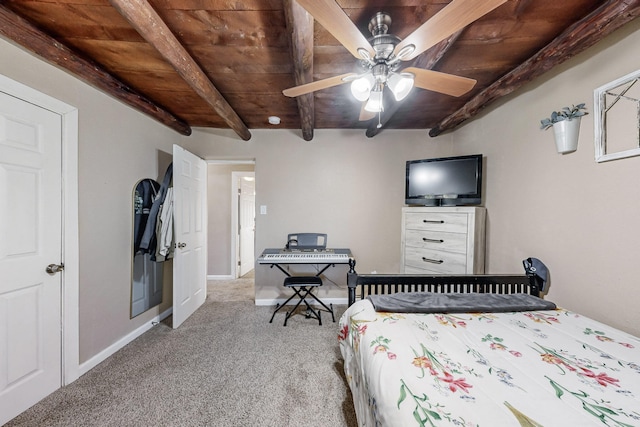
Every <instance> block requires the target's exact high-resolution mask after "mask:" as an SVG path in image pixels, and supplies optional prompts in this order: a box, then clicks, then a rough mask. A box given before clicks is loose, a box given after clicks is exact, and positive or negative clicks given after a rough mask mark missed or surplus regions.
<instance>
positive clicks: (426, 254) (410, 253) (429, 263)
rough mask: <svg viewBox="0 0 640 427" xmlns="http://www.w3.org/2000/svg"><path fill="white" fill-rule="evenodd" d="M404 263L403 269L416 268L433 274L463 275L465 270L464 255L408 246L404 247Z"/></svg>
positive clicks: (465, 260)
mask: <svg viewBox="0 0 640 427" xmlns="http://www.w3.org/2000/svg"><path fill="white" fill-rule="evenodd" d="M404 262H405V268H406V267H411V268H417V269H420V270H425V271H428V272H432V273H435V274H465V272H466V268H467V257H466V255H465V254H457V253H452V252H442V251H437V250H430V249H419V248H412V247H409V246H407V247H405V254H404ZM405 271H406V270H405Z"/></svg>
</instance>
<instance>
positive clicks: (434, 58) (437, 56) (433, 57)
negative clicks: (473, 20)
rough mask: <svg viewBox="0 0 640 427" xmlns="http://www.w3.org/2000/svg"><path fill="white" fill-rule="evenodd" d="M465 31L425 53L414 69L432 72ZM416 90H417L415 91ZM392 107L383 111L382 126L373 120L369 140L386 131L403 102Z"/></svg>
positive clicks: (417, 59) (414, 63)
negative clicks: (386, 126) (388, 123)
mask: <svg viewBox="0 0 640 427" xmlns="http://www.w3.org/2000/svg"><path fill="white" fill-rule="evenodd" d="M462 31H463V30H458V31H456V32H455V33H453V34H452V35H450V36H449V37H448V38H447V39H445V40H442V41H441V42H439V43H438V44H436V45H435V46H433V47H432V48H431V49H429V50H427V51H426V52H424V53H423V54H422V55H420V56H418V57H417V58H416V59H415V61H414V62H413V65H412V66H413V67H416V68H423V69H425V70H430V69H432V68H433V67H435V66H436V64H437V63H438V62H439V61H440V60H441V59H442V58H443V57H444V55H445V54H446V53H447V51H448V50H449V49H450V48H451V46H453V44H454V43H455V42H456V40H457V39H458V37H460V34H462ZM414 90H416V89H414ZM390 104H391V105H390V106H389V107H388V108H387V109H386V110H384V111H383V113H382V119H381V121H380V126H378V122H377V121H376V120H371V123H370V124H369V127H368V128H367V132H366V135H367V136H368V137H369V138H373V137H374V136H376V135H377V134H378V133H379V132H380V131H381V130H383V129H384V126H385V125H386V124H387V122H388V121H389V120H391V118H392V117H393V116H394V114H396V112H397V111H398V109H399V108H400V106H401V105H402V101H400V102H397V101H396V100H395V99H392V102H391V103H390Z"/></svg>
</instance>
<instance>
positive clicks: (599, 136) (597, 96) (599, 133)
mask: <svg viewBox="0 0 640 427" xmlns="http://www.w3.org/2000/svg"><path fill="white" fill-rule="evenodd" d="M637 79H640V70H637V71H634V72H632V73H629V74H627V75H626V76H623V77H620V78H619V79H616V80H614V81H612V82H610V83H607V84H605V85H603V86H600V87H599V88H597V89H595V90H594V91H593V109H594V112H595V118H594V120H593V123H594V137H595V156H596V162H598V163H601V162H607V161H610V160H617V159H623V158H626V157H634V156H640V134H639V135H638V139H639V140H638V145H639V146H638V147H637V148H631V149H629V150H623V151H618V152H607V126H606V113H607V112H606V104H605V95H606V93H607V91H608V90H611V89H613V88H616V87H618V86H621V85H623V84H625V83H628V82H631V81H633V80H637ZM639 120H640V118H639Z"/></svg>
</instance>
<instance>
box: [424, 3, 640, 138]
mask: <svg viewBox="0 0 640 427" xmlns="http://www.w3.org/2000/svg"><path fill="white" fill-rule="evenodd" d="M639 15H640V0H608V1H607V2H606V3H604V4H603V5H602V6H600V7H599V8H598V9H596V10H594V11H593V12H592V13H590V14H589V15H587V16H586V17H585V18H584V19H582V20H580V21H579V22H576V23H575V24H573V25H571V26H570V27H569V28H567V29H566V30H565V31H564V32H563V33H562V34H560V35H559V36H558V37H556V38H555V39H554V40H553V41H552V42H551V43H549V44H548V45H547V46H545V47H544V48H543V49H541V50H540V51H538V52H537V53H536V54H535V55H533V56H532V57H530V58H529V59H527V60H526V61H525V62H523V63H522V64H521V65H519V66H518V67H516V68H514V69H513V70H512V71H511V72H509V73H507V74H505V75H504V76H503V77H501V78H500V79H498V80H496V81H495V82H494V83H493V84H492V85H491V86H489V87H487V88H486V89H484V90H483V91H482V92H480V93H479V94H477V95H476V96H475V97H473V98H472V99H471V100H470V101H469V102H467V103H466V104H465V105H464V106H463V107H462V108H461V109H459V110H458V111H456V112H455V113H453V114H451V115H450V116H448V117H446V118H445V119H444V120H442V121H441V122H440V123H439V124H438V125H437V126H436V127H434V128H432V129H431V130H430V131H429V135H430V136H432V137H433V136H438V135H440V134H441V133H442V132H444V131H447V130H450V129H453V128H455V127H456V126H458V125H459V124H460V123H462V122H464V121H465V120H467V119H469V118H471V117H473V116H475V115H476V114H478V113H479V112H480V110H482V109H483V108H485V107H486V106H488V105H489V104H491V103H492V102H493V101H495V100H497V99H498V98H500V97H503V96H505V95H508V94H510V93H512V92H513V91H515V90H516V89H519V88H520V87H521V86H523V85H524V84H526V83H528V82H530V81H531V80H533V79H535V78H536V77H539V76H541V75H542V74H544V73H546V72H547V71H549V70H551V69H552V68H553V67H555V66H557V65H559V64H561V63H563V62H564V61H566V60H567V59H569V58H571V57H573V56H575V55H577V54H578V53H580V52H582V51H584V50H585V49H587V48H589V47H591V46H593V45H594V44H596V43H597V42H598V41H600V40H601V39H603V38H604V37H606V36H607V35H609V34H611V33H612V32H614V31H615V30H617V29H618V28H620V27H622V26H623V25H625V24H627V23H628V22H630V21H632V20H633V19H635V18H636V17H638V16H639Z"/></svg>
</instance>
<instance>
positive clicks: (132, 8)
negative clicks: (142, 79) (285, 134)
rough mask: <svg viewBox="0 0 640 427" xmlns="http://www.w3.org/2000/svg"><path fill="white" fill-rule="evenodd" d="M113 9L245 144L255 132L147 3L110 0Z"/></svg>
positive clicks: (136, 0) (137, 0)
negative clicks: (250, 130)
mask: <svg viewBox="0 0 640 427" xmlns="http://www.w3.org/2000/svg"><path fill="white" fill-rule="evenodd" d="M110 2H111V4H112V5H113V7H115V8H116V10H117V11H118V12H120V14H121V15H122V16H124V18H125V19H126V20H127V21H129V23H130V24H131V25H132V26H133V27H134V28H135V29H136V30H137V31H138V33H140V35H141V36H142V37H143V38H144V39H145V40H146V41H147V42H148V43H149V44H151V45H152V46H153V47H154V48H155V49H156V50H157V51H158V52H159V53H160V55H162V57H163V58H164V59H165V60H166V61H167V62H169V63H170V64H171V65H172V66H173V68H174V69H175V70H176V71H177V72H178V74H179V75H180V77H182V78H183V79H184V81H185V82H187V84H188V85H189V86H191V88H192V89H193V90H194V91H195V92H196V93H197V94H198V95H199V96H200V97H201V98H202V99H204V100H205V101H206V102H207V103H208V104H209V105H211V107H213V109H214V110H215V111H216V113H218V115H220V117H222V119H223V120H224V121H225V122H226V123H227V124H228V125H229V127H230V128H231V129H233V130H234V131H235V132H236V133H237V134H238V136H240V138H242V139H243V140H245V141H248V140H249V139H251V132H249V129H248V128H247V126H246V125H245V124H244V122H243V121H242V119H241V118H240V116H238V113H236V111H235V110H234V109H233V108H232V107H231V105H229V103H228V102H227V101H226V99H224V97H223V96H222V94H221V93H220V92H219V91H218V89H217V88H216V87H215V86H214V84H213V83H212V82H211V80H209V78H208V77H207V75H206V74H205V73H204V71H203V70H202V68H200V66H199V65H198V64H197V63H196V61H195V60H194V59H193V58H192V57H191V55H190V54H189V53H188V52H187V50H186V49H185V48H184V46H183V45H182V44H181V43H180V42H179V41H178V39H177V38H176V37H175V35H174V34H173V33H172V32H171V30H170V29H169V27H168V26H167V24H166V23H165V22H164V21H163V20H162V18H160V15H158V14H157V12H156V11H155V10H154V9H153V7H151V5H150V4H149V3H148V2H147V1H146V0H110Z"/></svg>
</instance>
